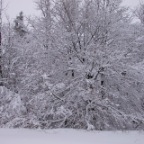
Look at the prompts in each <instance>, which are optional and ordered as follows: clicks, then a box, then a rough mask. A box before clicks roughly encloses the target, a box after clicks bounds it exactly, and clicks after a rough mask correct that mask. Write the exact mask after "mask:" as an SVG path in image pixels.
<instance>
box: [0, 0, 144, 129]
mask: <svg viewBox="0 0 144 144" xmlns="http://www.w3.org/2000/svg"><path fill="white" fill-rule="evenodd" d="M121 2H122V1H121V0H37V1H36V4H37V8H38V10H39V11H40V12H41V16H40V17H33V18H31V17H26V16H24V14H23V13H22V12H20V14H19V15H18V16H17V17H16V19H15V21H14V22H11V21H8V22H7V23H3V24H2V23H1V40H2V41H1V43H0V44H1V47H0V85H1V86H0V127H14V128H19V127H22V128H42V129H47V128H78V129H88V130H93V129H96V130H134V129H144V5H143V4H141V5H140V6H139V7H138V8H137V9H136V10H134V11H132V12H131V11H130V10H129V9H128V8H126V7H123V6H122V5H121ZM1 14H2V9H1ZM134 21H136V22H134Z"/></svg>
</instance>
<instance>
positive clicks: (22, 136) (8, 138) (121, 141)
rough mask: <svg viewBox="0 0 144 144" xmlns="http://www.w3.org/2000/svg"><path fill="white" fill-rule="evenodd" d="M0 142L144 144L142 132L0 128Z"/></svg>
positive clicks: (5, 143)
mask: <svg viewBox="0 0 144 144" xmlns="http://www.w3.org/2000/svg"><path fill="white" fill-rule="evenodd" d="M0 144H144V132H142V131H141V132H136V131H134V132H116V131H115V132H98V131H91V132H90V131H83V130H71V129H57V130H47V131H45V130H26V129H15V130H14V129H0Z"/></svg>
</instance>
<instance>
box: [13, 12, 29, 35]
mask: <svg viewBox="0 0 144 144" xmlns="http://www.w3.org/2000/svg"><path fill="white" fill-rule="evenodd" d="M14 22H15V25H14V30H15V32H16V33H17V34H18V35H19V36H20V37H23V36H25V34H26V33H27V29H26V27H25V25H24V16H23V12H20V13H19V16H17V17H16V19H15V21H14Z"/></svg>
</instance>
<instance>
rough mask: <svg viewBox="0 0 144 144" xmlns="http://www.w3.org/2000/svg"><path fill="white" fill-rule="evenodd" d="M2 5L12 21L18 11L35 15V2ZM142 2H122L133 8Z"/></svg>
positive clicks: (12, 0)
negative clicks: (5, 6)
mask: <svg viewBox="0 0 144 144" xmlns="http://www.w3.org/2000/svg"><path fill="white" fill-rule="evenodd" d="M3 1H4V4H5V5H7V8H6V10H5V13H6V14H7V15H9V17H10V18H11V19H14V18H15V17H16V15H18V14H19V12H20V11H23V12H24V14H25V15H37V14H38V12H37V10H36V4H35V3H34V1H35V0H3ZM140 1H141V2H142V1H143V2H144V0H123V4H124V5H126V6H130V7H131V8H133V7H135V6H136V5H137V4H138V3H139V2H140Z"/></svg>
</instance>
